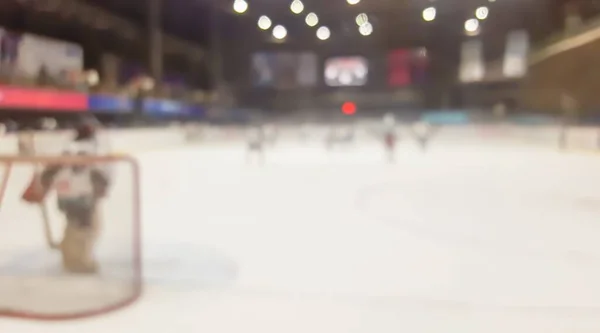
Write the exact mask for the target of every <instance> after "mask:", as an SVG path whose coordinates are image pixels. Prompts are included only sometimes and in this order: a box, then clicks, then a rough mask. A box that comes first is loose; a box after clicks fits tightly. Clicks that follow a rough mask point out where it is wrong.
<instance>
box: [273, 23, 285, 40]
mask: <svg viewBox="0 0 600 333" xmlns="http://www.w3.org/2000/svg"><path fill="white" fill-rule="evenodd" d="M273 37H274V38H275V39H279V40H281V39H284V38H285V37H287V29H286V28H285V27H284V26H282V25H276V26H275V27H274V28H273Z"/></svg>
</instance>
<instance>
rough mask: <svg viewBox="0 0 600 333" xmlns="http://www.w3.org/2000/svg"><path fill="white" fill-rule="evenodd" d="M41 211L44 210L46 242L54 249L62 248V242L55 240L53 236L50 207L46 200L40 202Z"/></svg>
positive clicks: (43, 219)
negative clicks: (49, 214) (47, 206)
mask: <svg viewBox="0 0 600 333" xmlns="http://www.w3.org/2000/svg"><path fill="white" fill-rule="evenodd" d="M39 207H40V211H41V212H42V221H43V224H44V235H45V236H46V243H47V244H48V247H49V248H50V249H52V250H58V249H60V243H59V242H56V241H55V240H54V237H53V236H52V228H50V218H49V217H48V209H47V208H46V205H45V203H44V202H41V203H40V204H39Z"/></svg>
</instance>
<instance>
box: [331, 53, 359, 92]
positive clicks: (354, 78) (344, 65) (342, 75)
mask: <svg viewBox="0 0 600 333" xmlns="http://www.w3.org/2000/svg"><path fill="white" fill-rule="evenodd" d="M324 74H325V84H326V85H328V86H330V87H357V86H364V85H365V84H367V79H368V76H369V65H368V62H367V59H365V58H364V57H336V58H329V59H327V61H325V73H324Z"/></svg>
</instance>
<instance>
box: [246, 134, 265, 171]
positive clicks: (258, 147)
mask: <svg viewBox="0 0 600 333" xmlns="http://www.w3.org/2000/svg"><path fill="white" fill-rule="evenodd" d="M264 146H265V131H264V129H263V127H262V126H256V127H255V128H253V129H252V130H251V131H250V136H249V137H248V152H247V153H246V162H247V163H249V162H252V159H253V157H256V159H257V160H258V163H259V164H263V163H264V162H265V156H264V155H265V153H264V148H265V147H264Z"/></svg>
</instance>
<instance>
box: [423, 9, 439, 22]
mask: <svg viewBox="0 0 600 333" xmlns="http://www.w3.org/2000/svg"><path fill="white" fill-rule="evenodd" d="M436 15H437V10H436V9H435V7H427V8H425V9H423V20H424V21H425V22H431V21H433V20H435V16H436Z"/></svg>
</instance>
